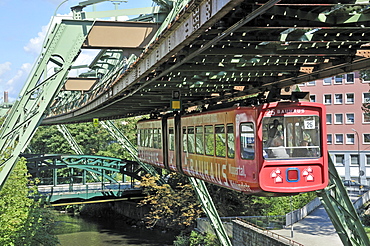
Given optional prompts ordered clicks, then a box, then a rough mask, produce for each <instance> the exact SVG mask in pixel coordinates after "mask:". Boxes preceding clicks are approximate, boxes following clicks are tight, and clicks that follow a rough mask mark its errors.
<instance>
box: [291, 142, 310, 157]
mask: <svg viewBox="0 0 370 246" xmlns="http://www.w3.org/2000/svg"><path fill="white" fill-rule="evenodd" d="M300 146H301V147H300V148H297V149H294V150H293V157H308V156H311V154H310V151H309V150H308V148H302V147H306V146H308V141H306V140H302V141H301V144H300Z"/></svg>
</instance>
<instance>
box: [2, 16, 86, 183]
mask: <svg viewBox="0 0 370 246" xmlns="http://www.w3.org/2000/svg"><path fill="white" fill-rule="evenodd" d="M92 25H93V22H92V21H71V20H63V21H62V22H61V23H60V24H56V25H55V26H54V27H53V29H52V30H51V33H50V34H49V36H48V37H47V39H46V43H45V45H44V47H43V49H44V50H43V52H42V53H41V55H40V57H39V58H38V60H37V62H36V63H35V65H34V67H33V70H32V72H31V73H30V75H29V77H28V79H27V82H26V83H25V86H24V87H23V89H22V92H21V94H20V97H19V100H18V101H16V103H15V104H14V105H13V107H12V109H11V111H10V112H9V115H8V116H7V118H6V120H5V122H4V124H3V125H2V128H1V132H0V153H1V158H2V159H1V160H0V166H1V172H0V187H2V186H3V184H4V182H5V180H6V179H7V177H8V175H9V173H10V172H11V170H12V168H13V166H14V164H15V163H16V161H17V159H18V156H19V154H20V153H21V152H22V151H23V150H24V149H25V148H26V147H27V144H28V142H29V141H30V139H31V138H32V136H33V134H34V133H35V131H36V129H37V127H38V126H39V124H40V123H41V121H42V120H43V118H44V117H45V116H46V114H47V111H48V108H49V105H50V104H51V103H52V101H53V100H54V98H55V96H56V95H57V93H58V92H59V90H60V89H61V88H62V86H63V84H64V81H65V77H66V75H67V73H68V71H69V69H70V67H71V65H72V62H73V61H74V60H75V59H76V58H77V56H78V54H79V52H80V47H81V45H82V43H83V42H84V40H85V38H86V36H87V34H88V32H89V30H90V28H91V27H92ZM50 70H52V71H51V72H52V73H49V72H50Z"/></svg>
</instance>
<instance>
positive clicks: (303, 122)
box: [262, 115, 321, 159]
mask: <svg viewBox="0 0 370 246" xmlns="http://www.w3.org/2000/svg"><path fill="white" fill-rule="evenodd" d="M262 123H263V156H264V158H265V159H292V158H317V157H319V156H321V141H320V124H319V117H318V116H315V115H313V116H307V115H305V116H285V117H284V116H277V117H265V118H264V119H263V122H262Z"/></svg>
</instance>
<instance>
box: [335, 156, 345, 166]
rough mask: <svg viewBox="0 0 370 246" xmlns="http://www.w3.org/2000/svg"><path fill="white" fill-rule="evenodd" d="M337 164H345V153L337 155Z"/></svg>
mask: <svg viewBox="0 0 370 246" xmlns="http://www.w3.org/2000/svg"><path fill="white" fill-rule="evenodd" d="M335 165H340V166H343V165H344V155H335Z"/></svg>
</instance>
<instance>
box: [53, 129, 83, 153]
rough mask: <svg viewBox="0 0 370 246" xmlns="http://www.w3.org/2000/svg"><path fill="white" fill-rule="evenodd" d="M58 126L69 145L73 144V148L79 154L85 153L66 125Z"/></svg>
mask: <svg viewBox="0 0 370 246" xmlns="http://www.w3.org/2000/svg"><path fill="white" fill-rule="evenodd" d="M57 128H58V131H60V132H61V133H62V135H63V137H64V138H65V139H66V140H67V142H68V143H69V145H70V146H71V148H72V149H73V151H74V152H75V153H76V154H77V155H83V154H84V153H83V151H82V149H81V148H80V146H79V145H78V144H77V142H76V141H75V139H74V138H73V137H72V135H71V133H70V131H69V130H68V128H67V127H66V126H65V125H57Z"/></svg>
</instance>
